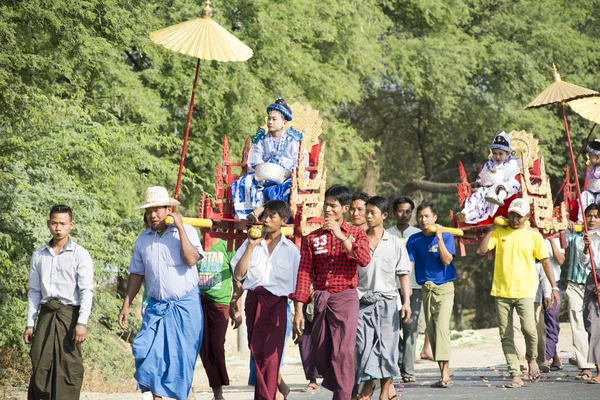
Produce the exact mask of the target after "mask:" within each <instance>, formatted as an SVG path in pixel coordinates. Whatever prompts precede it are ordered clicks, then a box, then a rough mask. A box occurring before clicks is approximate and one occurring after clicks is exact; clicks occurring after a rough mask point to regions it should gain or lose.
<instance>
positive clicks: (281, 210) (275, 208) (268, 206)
mask: <svg viewBox="0 0 600 400" xmlns="http://www.w3.org/2000/svg"><path fill="white" fill-rule="evenodd" d="M267 210H269V211H272V212H276V213H277V214H279V216H280V217H281V219H282V220H283V222H286V221H287V220H288V219H290V216H291V215H292V212H291V210H290V206H288V204H287V203H286V202H285V201H283V200H269V201H267V202H266V203H265V209H264V211H263V214H264V213H265V212H266V211H267Z"/></svg>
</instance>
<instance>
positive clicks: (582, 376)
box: [575, 372, 592, 381]
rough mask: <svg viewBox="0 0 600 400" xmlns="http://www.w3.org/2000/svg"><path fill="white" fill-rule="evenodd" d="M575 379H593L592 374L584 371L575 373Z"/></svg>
mask: <svg viewBox="0 0 600 400" xmlns="http://www.w3.org/2000/svg"><path fill="white" fill-rule="evenodd" d="M575 379H576V380H578V381H589V380H590V379H592V374H591V373H589V374H588V373H584V372H582V373H580V374H579V375H575Z"/></svg>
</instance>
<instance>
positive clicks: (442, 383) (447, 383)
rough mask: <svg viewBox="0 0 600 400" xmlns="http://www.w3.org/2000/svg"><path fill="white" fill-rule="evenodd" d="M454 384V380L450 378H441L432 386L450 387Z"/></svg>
mask: <svg viewBox="0 0 600 400" xmlns="http://www.w3.org/2000/svg"><path fill="white" fill-rule="evenodd" d="M453 384H454V382H452V381H450V380H448V381H442V380H439V381H437V382H435V383H434V384H433V385H431V387H432V388H435V389H449V388H450V387H451V386H452V385H453Z"/></svg>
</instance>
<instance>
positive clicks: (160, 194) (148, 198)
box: [135, 186, 180, 210]
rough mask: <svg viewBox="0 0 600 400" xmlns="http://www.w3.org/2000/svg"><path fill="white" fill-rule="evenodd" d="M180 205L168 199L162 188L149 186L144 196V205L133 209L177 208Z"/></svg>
mask: <svg viewBox="0 0 600 400" xmlns="http://www.w3.org/2000/svg"><path fill="white" fill-rule="evenodd" d="M179 204H180V203H179V202H178V201H177V200H175V199H172V198H170V197H169V192H167V189H165V188H164V187H162V186H150V187H149V188H148V189H146V194H145V195H144V204H142V205H141V206H137V207H136V208H135V209H136V210H139V209H140V208H150V207H167V206H178V205H179Z"/></svg>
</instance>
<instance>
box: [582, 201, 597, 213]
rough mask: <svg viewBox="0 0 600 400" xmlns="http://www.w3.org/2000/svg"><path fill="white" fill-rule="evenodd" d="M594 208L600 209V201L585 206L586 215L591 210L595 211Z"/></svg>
mask: <svg viewBox="0 0 600 400" xmlns="http://www.w3.org/2000/svg"><path fill="white" fill-rule="evenodd" d="M593 210H596V211H600V207H598V203H592V204H590V205H589V206H587V207H586V208H585V215H587V213H588V212H589V211H593Z"/></svg>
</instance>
